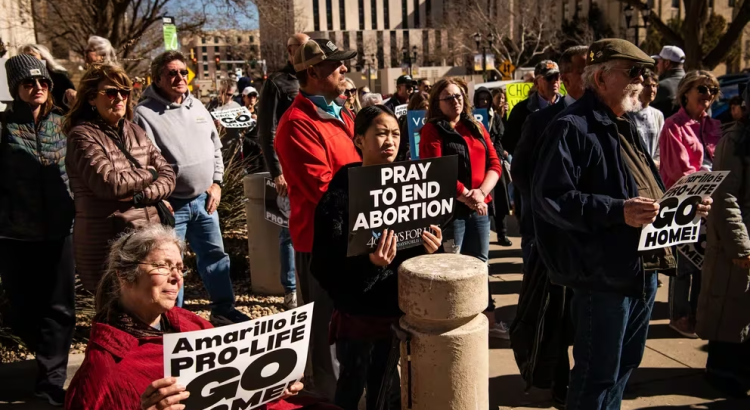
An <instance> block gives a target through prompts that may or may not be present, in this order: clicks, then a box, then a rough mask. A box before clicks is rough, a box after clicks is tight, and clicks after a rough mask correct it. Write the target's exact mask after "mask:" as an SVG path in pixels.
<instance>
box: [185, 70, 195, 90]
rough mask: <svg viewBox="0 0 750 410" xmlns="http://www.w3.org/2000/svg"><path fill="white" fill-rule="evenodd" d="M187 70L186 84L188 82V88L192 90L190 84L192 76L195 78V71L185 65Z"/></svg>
mask: <svg viewBox="0 0 750 410" xmlns="http://www.w3.org/2000/svg"><path fill="white" fill-rule="evenodd" d="M187 70H188V76H187V84H188V90H190V91H193V85H192V84H190V83H192V82H193V78H195V73H194V72H193V70H191V69H190V67H187Z"/></svg>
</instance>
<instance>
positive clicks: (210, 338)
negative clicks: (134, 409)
mask: <svg viewBox="0 0 750 410" xmlns="http://www.w3.org/2000/svg"><path fill="white" fill-rule="evenodd" d="M312 312H313V303H309V304H307V305H304V306H302V307H299V308H297V309H293V310H289V311H286V312H283V313H279V314H276V315H272V316H265V317H262V318H260V319H256V320H251V321H249V322H243V323H237V324H234V325H229V326H222V327H218V328H214V329H206V330H198V331H195V332H184V333H167V334H164V377H176V378H177V383H178V384H181V385H183V386H185V387H186V389H187V391H189V392H190V397H189V398H188V399H187V400H183V401H182V402H181V404H184V405H185V409H186V410H203V409H245V410H249V409H253V408H256V407H258V406H260V405H263V404H265V403H268V402H270V401H274V400H276V399H278V398H280V397H281V396H282V394H283V393H284V389H286V388H288V387H290V386H292V385H293V384H294V383H295V382H297V381H299V380H300V379H301V378H302V376H303V374H304V371H305V363H306V362H307V347H308V345H309V343H310V328H311V326H310V325H311V323H312Z"/></svg>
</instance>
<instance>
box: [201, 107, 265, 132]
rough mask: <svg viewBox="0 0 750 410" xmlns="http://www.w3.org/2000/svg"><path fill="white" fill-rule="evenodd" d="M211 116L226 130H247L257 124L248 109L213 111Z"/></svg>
mask: <svg viewBox="0 0 750 410" xmlns="http://www.w3.org/2000/svg"><path fill="white" fill-rule="evenodd" d="M211 115H212V116H213V117H214V118H215V119H217V120H219V122H221V125H223V126H224V127H225V128H247V127H249V126H250V124H252V123H254V122H255V120H253V117H252V114H250V111H249V110H248V109H247V107H240V108H230V109H227V110H216V111H211Z"/></svg>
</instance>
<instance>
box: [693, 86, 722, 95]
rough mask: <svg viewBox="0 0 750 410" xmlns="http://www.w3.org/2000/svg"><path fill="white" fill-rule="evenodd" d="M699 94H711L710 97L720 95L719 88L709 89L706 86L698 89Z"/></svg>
mask: <svg viewBox="0 0 750 410" xmlns="http://www.w3.org/2000/svg"><path fill="white" fill-rule="evenodd" d="M696 89H697V90H698V92H699V93H701V94H709V93H710V95H719V87H707V86H705V85H699V86H698V87H696Z"/></svg>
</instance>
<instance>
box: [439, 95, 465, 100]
mask: <svg viewBox="0 0 750 410" xmlns="http://www.w3.org/2000/svg"><path fill="white" fill-rule="evenodd" d="M463 99H464V96H463V95H461V94H451V95H448V96H446V97H443V98H441V99H440V101H454V100H455V101H461V100H463Z"/></svg>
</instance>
